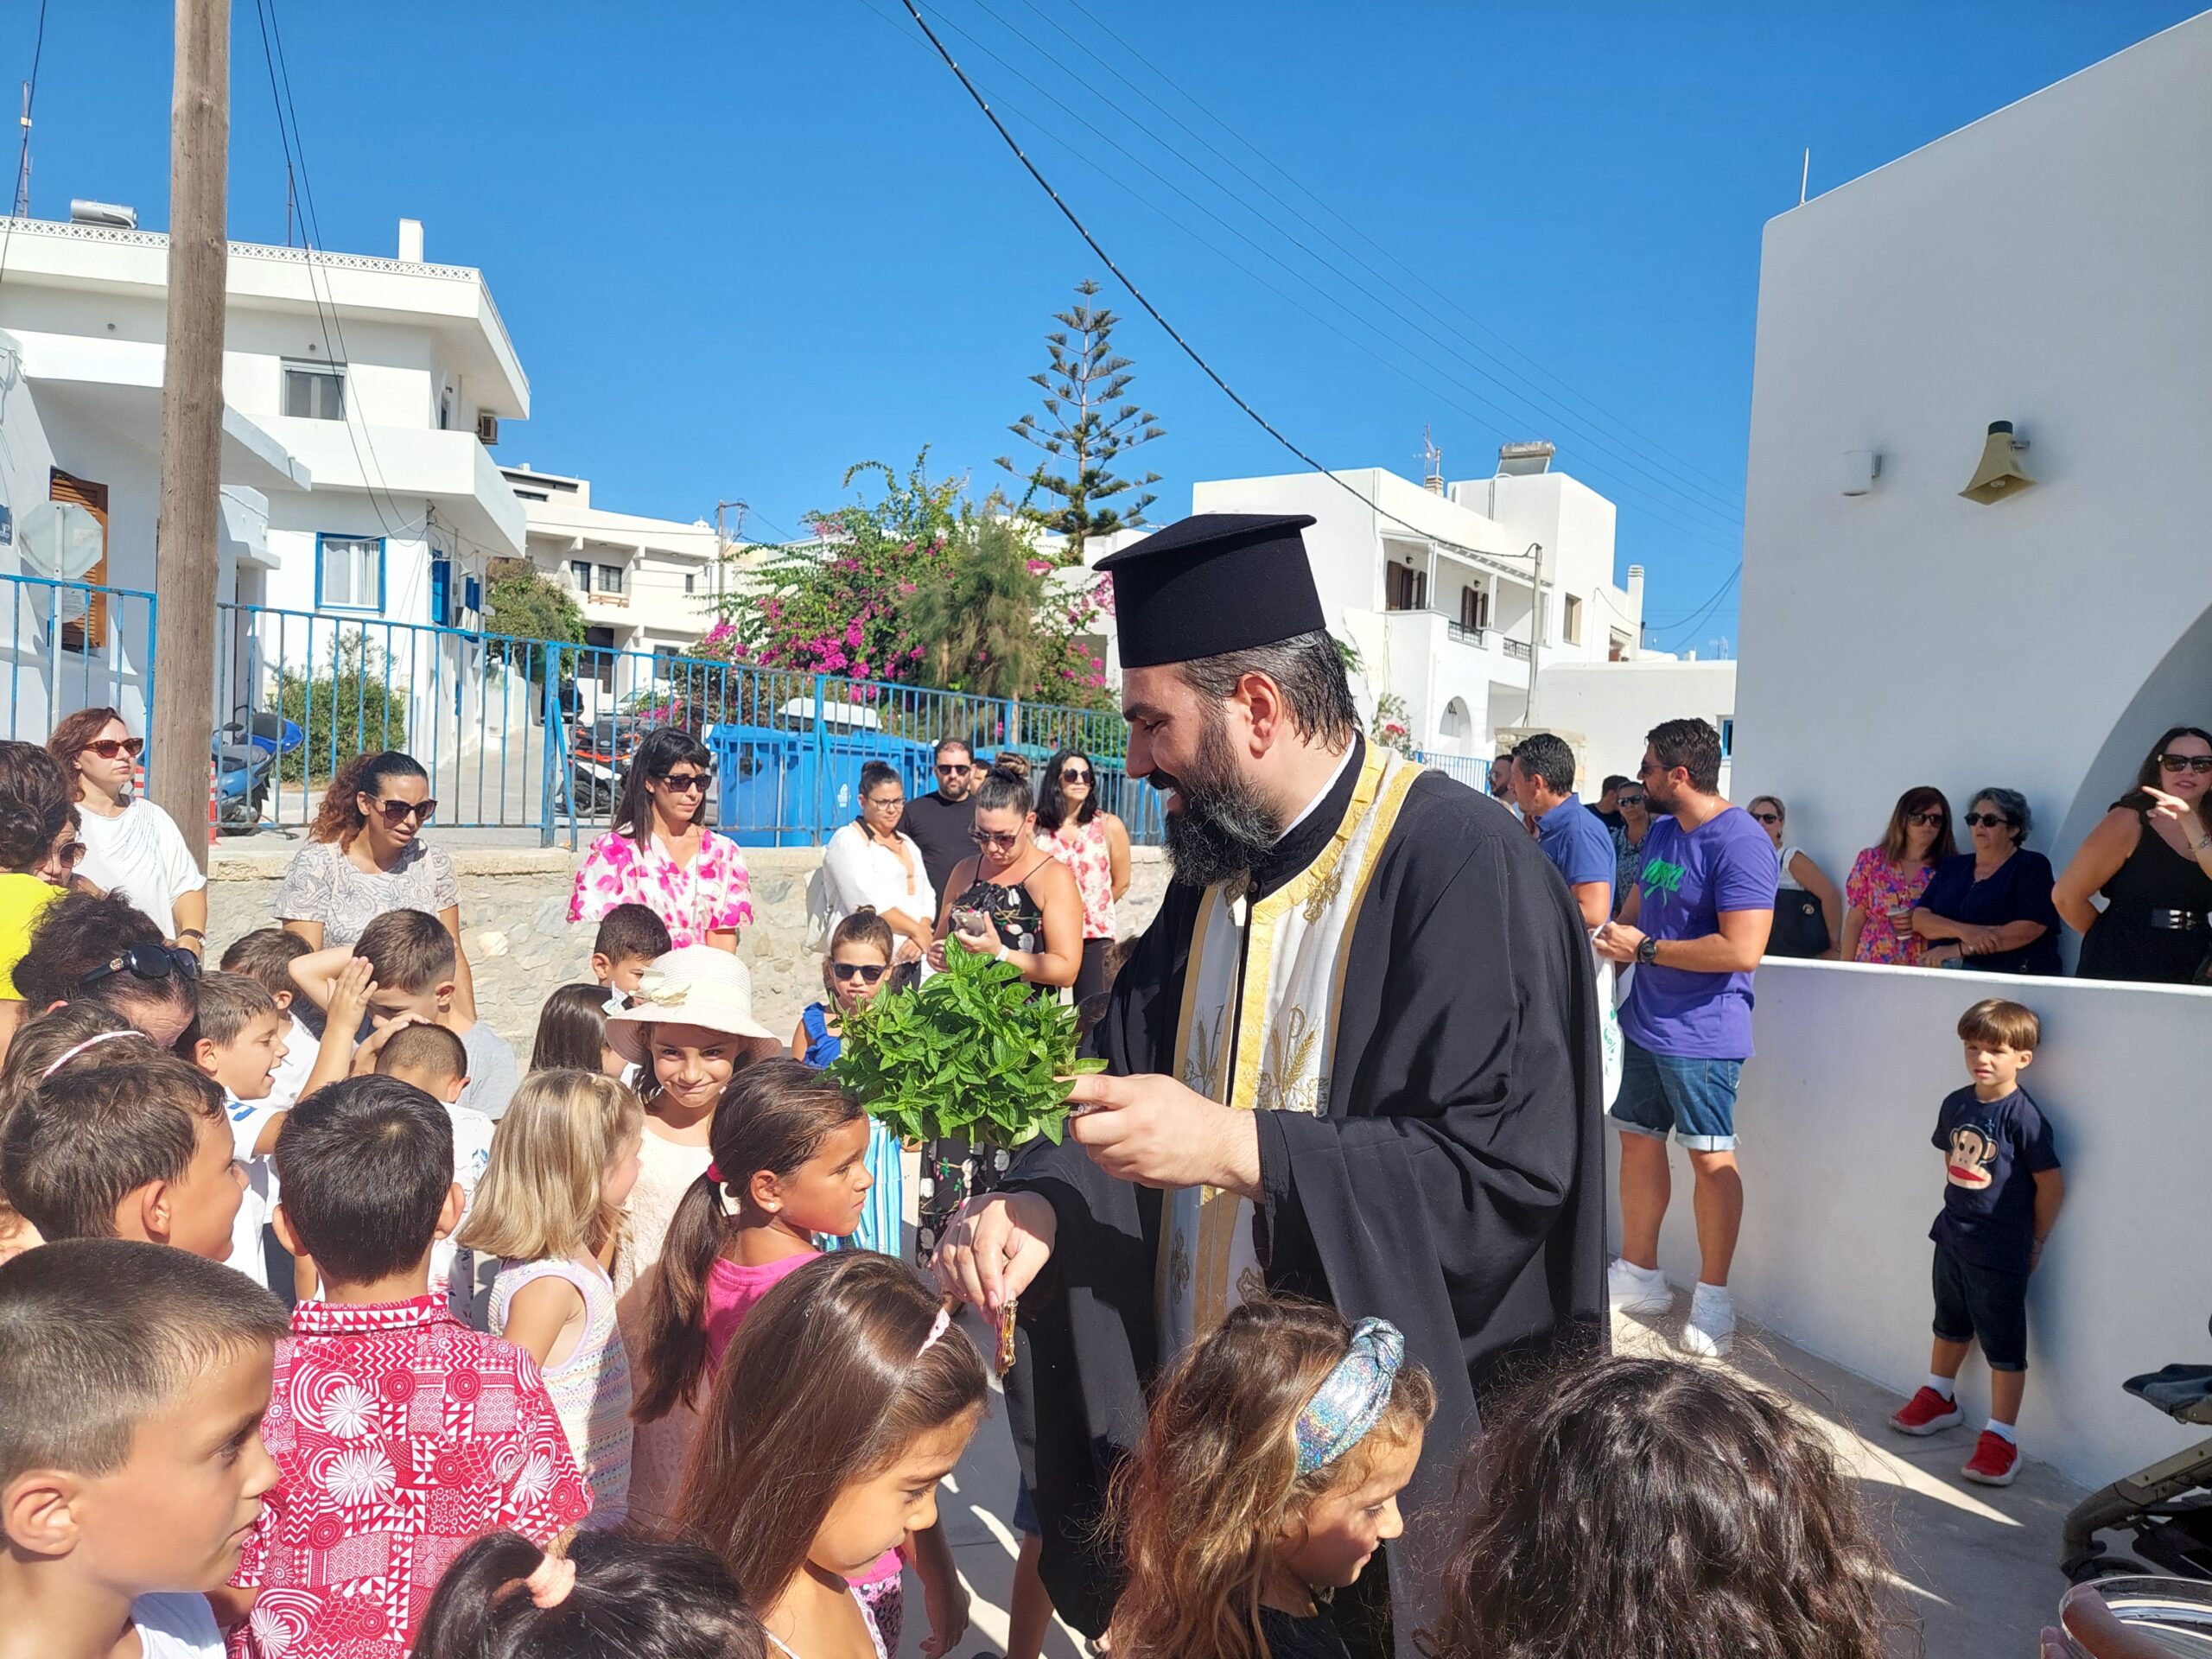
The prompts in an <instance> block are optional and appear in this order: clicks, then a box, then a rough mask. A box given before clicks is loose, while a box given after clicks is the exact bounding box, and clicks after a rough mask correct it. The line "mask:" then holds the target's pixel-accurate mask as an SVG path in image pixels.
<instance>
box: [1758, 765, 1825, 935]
mask: <svg viewBox="0 0 2212 1659" xmlns="http://www.w3.org/2000/svg"><path fill="white" fill-rule="evenodd" d="M1750 811H1751V816H1752V817H1755V818H1757V819H1758V821H1759V828H1760V829H1764V830H1765V831H1766V833H1767V839H1768V840H1770V841H1771V842H1774V849H1775V854H1776V855H1777V857H1778V858H1779V859H1780V860H1781V861H1782V874H1781V877H1780V879H1779V882H1778V885H1779V886H1781V887H1785V888H1788V887H1794V888H1796V890H1797V891H1798V892H1800V893H1811V894H1812V895H1813V897H1814V898H1815V899H1818V900H1819V901H1820V906H1821V920H1822V921H1823V922H1824V923H1826V924H1827V930H1828V945H1827V950H1823V951H1821V952H1820V956H1821V959H1822V960H1823V961H1827V962H1833V961H1834V960H1835V957H1836V942H1837V941H1838V940H1840V938H1843V894H1842V893H1841V892H1840V891H1839V890H1838V888H1837V887H1836V885H1835V883H1834V882H1833V881H1831V880H1828V873H1827V871H1826V870H1824V869H1822V868H1821V867H1820V866H1819V865H1817V864H1815V862H1813V856H1812V855H1811V854H1810V853H1808V852H1807V851H1806V850H1805V849H1803V848H1802V847H1798V846H1794V845H1792V844H1791V843H1790V842H1787V841H1785V840H1784V839H1783V836H1785V835H1786V834H1787V832H1788V825H1789V809H1788V808H1787V807H1785V806H1783V804H1782V802H1781V799H1780V798H1778V797H1777V796H1773V795H1754V796H1753V797H1752V798H1751V807H1750ZM1770 954H1776V955H1779V954H1783V953H1781V952H1771V953H1770Z"/></svg>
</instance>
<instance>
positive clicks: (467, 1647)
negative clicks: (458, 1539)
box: [413, 1532, 765, 1659]
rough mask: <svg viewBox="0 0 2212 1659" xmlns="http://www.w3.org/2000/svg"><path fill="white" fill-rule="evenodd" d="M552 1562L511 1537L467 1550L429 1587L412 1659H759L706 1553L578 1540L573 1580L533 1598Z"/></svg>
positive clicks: (586, 1536) (556, 1579) (562, 1578)
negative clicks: (536, 1576)
mask: <svg viewBox="0 0 2212 1659" xmlns="http://www.w3.org/2000/svg"><path fill="white" fill-rule="evenodd" d="M552 1559H553V1558H552V1557H550V1556H548V1555H547V1554H544V1553H543V1551H541V1550H540V1549H539V1548H537V1545H536V1544H533V1543H531V1541H530V1540H529V1539H527V1538H524V1536H522V1535H520V1534H519V1533H513V1532H495V1533H493V1534H492V1535H489V1536H488V1537H484V1538H480V1539H478V1540H477V1541H475V1542H474V1543H473V1544H471V1545H469V1546H468V1548H466V1549H464V1550H462V1551H461V1554H459V1555H457V1556H455V1557H454V1562H453V1565H452V1566H451V1567H448V1568H447V1569H446V1572H445V1576H444V1577H443V1578H442V1579H441V1580H439V1581H438V1588H437V1592H436V1593H435V1595H433V1596H432V1597H431V1598H430V1605H429V1608H428V1610H427V1611H425V1612H424V1613H423V1623H422V1625H421V1626H420V1628H419V1629H417V1630H416V1633H415V1645H414V1649H413V1652H414V1655H415V1659H636V1656H638V1655H639V1654H651V1655H652V1656H653V1659H761V1656H762V1653H763V1651H764V1649H765V1643H763V1642H762V1640H761V1637H760V1624H758V1623H757V1622H756V1621H755V1620H754V1619H753V1616H752V1614H750V1613H749V1612H747V1611H746V1609H745V1605H744V1603H743V1602H742V1601H741V1599H739V1597H738V1593H737V1586H736V1585H735V1584H734V1583H733V1582H732V1581H731V1579H730V1576H729V1573H728V1570H727V1569H725V1568H724V1567H723V1566H722V1564H721V1562H720V1561H718V1560H715V1556H714V1554H712V1552H710V1551H708V1550H705V1549H702V1548H699V1547H698V1546H697V1545H696V1544H685V1543H667V1542H661V1541H655V1540H650V1539H643V1538H635V1537H631V1536H628V1535H621V1534H616V1533H611V1532H582V1533H578V1534H577V1535H575V1538H574V1540H572V1541H571V1542H570V1543H569V1548H568V1551H567V1554H566V1558H565V1559H566V1561H567V1562H568V1564H569V1566H570V1567H573V1568H574V1570H575V1578H574V1580H573V1581H570V1580H569V1579H568V1578H567V1575H566V1573H565V1571H564V1572H563V1573H558V1574H547V1575H544V1576H543V1580H541V1584H542V1587H541V1588H539V1589H537V1590H535V1591H533V1589H532V1587H531V1575H532V1574H533V1573H539V1570H540V1569H541V1568H542V1567H545V1565H546V1564H547V1563H548V1562H549V1561H550V1560H552ZM544 1580H550V1583H548V1582H544Z"/></svg>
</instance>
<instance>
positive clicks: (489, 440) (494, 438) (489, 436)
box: [476, 413, 499, 449]
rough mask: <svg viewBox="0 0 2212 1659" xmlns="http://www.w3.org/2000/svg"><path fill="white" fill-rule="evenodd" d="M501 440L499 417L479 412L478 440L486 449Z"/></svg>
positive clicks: (477, 423)
mask: <svg viewBox="0 0 2212 1659" xmlns="http://www.w3.org/2000/svg"><path fill="white" fill-rule="evenodd" d="M476 442H479V443H480V444H482V445H483V446H484V447H485V448H486V449H489V448H492V447H493V445H494V444H496V443H498V442H499V416H496V415H486V414H482V413H479V414H478V416H476Z"/></svg>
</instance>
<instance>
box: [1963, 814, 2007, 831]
mask: <svg viewBox="0 0 2212 1659" xmlns="http://www.w3.org/2000/svg"><path fill="white" fill-rule="evenodd" d="M1959 822H1961V823H1963V824H1965V825H1966V826H1967V829H1983V828H1987V829H1995V828H1996V827H1997V826H1998V825H1999V824H2000V823H2012V819H2010V818H2008V817H2005V815H2004V814H2003V813H2002V812H1969V813H1967V815H1966V817H1963V818H1961V820H1959Z"/></svg>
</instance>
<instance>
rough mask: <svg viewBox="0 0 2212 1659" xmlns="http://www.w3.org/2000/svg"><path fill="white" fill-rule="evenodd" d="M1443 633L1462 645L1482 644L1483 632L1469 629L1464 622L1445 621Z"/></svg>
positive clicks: (1477, 629) (1478, 629)
mask: <svg viewBox="0 0 2212 1659" xmlns="http://www.w3.org/2000/svg"><path fill="white" fill-rule="evenodd" d="M1444 631H1445V632H1446V633H1448V634H1450V635H1451V636H1452V639H1456V640H1458V641H1459V643H1460V644H1461V645H1481V644H1482V642H1483V631H1482V630H1481V629H1480V628H1471V627H1469V626H1467V625H1466V624H1465V622H1452V621H1446V623H1445V625H1444Z"/></svg>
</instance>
